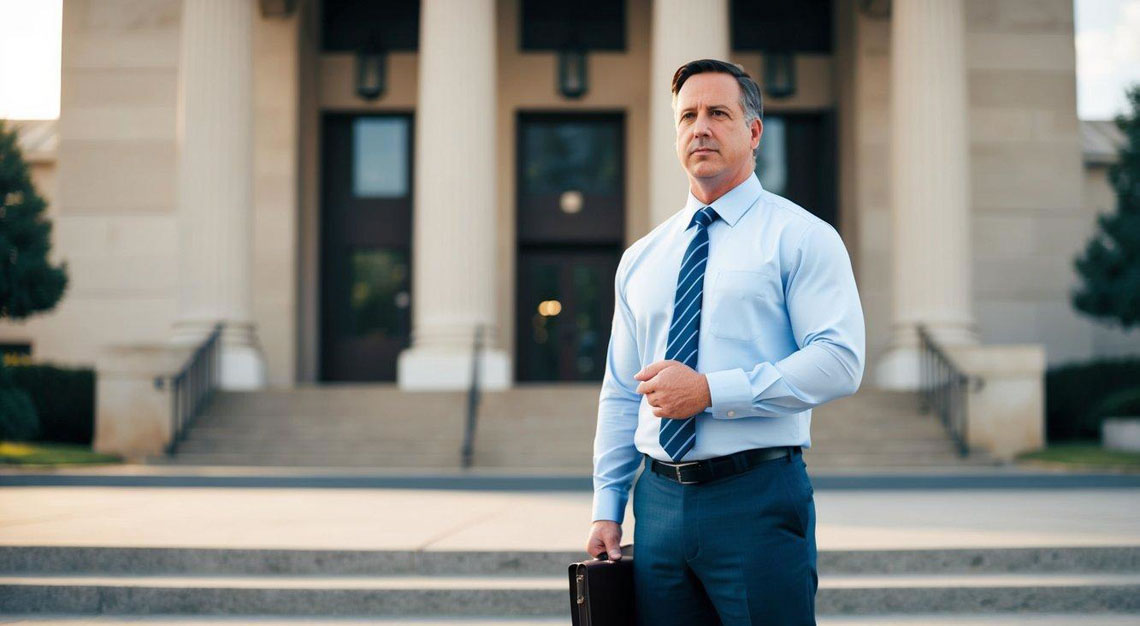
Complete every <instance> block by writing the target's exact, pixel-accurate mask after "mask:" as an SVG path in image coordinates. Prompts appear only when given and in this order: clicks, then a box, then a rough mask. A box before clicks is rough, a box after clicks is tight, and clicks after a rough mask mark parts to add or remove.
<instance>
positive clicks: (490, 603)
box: [0, 574, 1140, 616]
mask: <svg viewBox="0 0 1140 626" xmlns="http://www.w3.org/2000/svg"><path fill="white" fill-rule="evenodd" d="M567 602H568V598H567V582H566V578H565V576H563V575H558V576H543V577H535V576H532V577H487V576H482V577H448V576H327V575H325V576H182V575H168V576H155V575H147V576H129V575H121V576H106V575H88V576H83V575H58V576H46V575H41V576H30V575H24V576H0V611H3V612H7V613H24V612H55V613H89V614H93V613H103V614H151V613H168V614H193V615H216V614H230V615H290V616H302V615H327V616H339V615H362V616H363V615H379V616H399V615H431V616H451V615H455V616H477V615H487V616H489V615H516V616H523V615H532V616H558V615H564V613H565V611H566V610H567ZM978 607H986V609H987V611H990V612H998V613H1006V612H1023V611H1038V612H1082V611H1088V612H1117V613H1123V612H1140V574H972V575H958V576H955V575H897V576H836V575H832V576H822V577H821V578H820V586H819V592H818V594H817V597H816V610H817V612H818V613H821V614H843V615H858V614H880V613H888V614H906V613H927V612H933V613H970V612H974V611H976V610H977V609H978Z"/></svg>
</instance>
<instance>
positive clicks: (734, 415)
mask: <svg viewBox="0 0 1140 626" xmlns="http://www.w3.org/2000/svg"><path fill="white" fill-rule="evenodd" d="M728 416H729V417H736V411H729V412H728Z"/></svg>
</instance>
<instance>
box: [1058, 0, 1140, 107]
mask: <svg viewBox="0 0 1140 626" xmlns="http://www.w3.org/2000/svg"><path fill="white" fill-rule="evenodd" d="M1074 6H1075V9H1076V10H1075V12H1074V15H1073V18H1074V27H1075V29H1076V33H1077V35H1076V37H1077V40H1076V46H1077V116H1078V117H1080V118H1081V119H1083V120H1104V119H1111V118H1112V117H1113V116H1114V115H1116V114H1117V113H1123V112H1125V107H1126V106H1127V101H1126V100H1125V98H1124V89H1125V88H1126V86H1127V85H1130V84H1134V83H1140V0H1076V1H1075V2H1074Z"/></svg>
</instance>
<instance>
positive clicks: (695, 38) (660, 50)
mask: <svg viewBox="0 0 1140 626" xmlns="http://www.w3.org/2000/svg"><path fill="white" fill-rule="evenodd" d="M652 42H653V43H652V52H651V54H652V61H651V69H650V72H652V74H651V76H650V81H649V85H650V92H649V226H650V228H652V227H654V226H656V225H658V224H660V223H661V222H664V221H665V219H666V218H668V217H669V216H670V215H672V214H674V213H676V212H677V211H678V210H680V209H681V207H683V206H684V205H685V195H686V194H687V193H688V191H689V179H688V177H687V176H686V175H685V169H684V168H683V167H681V163H680V161H678V160H677V147H676V146H677V125H676V124H675V123H674V121H673V108H672V100H671V96H670V88H671V86H672V83H673V74H674V73H675V72H676V71H677V68H678V67H681V66H682V65H684V64H685V63H688V62H689V61H695V60H697V59H720V60H722V61H728V60H729V58H728V57H729V35H728V0H700V1H697V2H695V1H694V0H653V35H652ZM754 78H759V77H754Z"/></svg>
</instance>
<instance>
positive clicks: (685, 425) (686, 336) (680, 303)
mask: <svg viewBox="0 0 1140 626" xmlns="http://www.w3.org/2000/svg"><path fill="white" fill-rule="evenodd" d="M718 217H720V216H719V215H717V213H716V210H715V209H713V208H712V207H711V206H707V207H705V208H703V209H701V210H700V211H697V212H696V213H695V214H694V215H693V220H692V222H690V223H689V226H692V225H693V224H694V223H695V224H696V225H697V233H696V234H695V235H693V240H692V242H690V243H689V248H688V249H687V250H685V256H684V257H682V261H681V272H680V273H679V274H678V275H677V297H676V299H675V300H674V304H673V321H672V324H671V325H670V326H669V339H668V341H669V343H668V344H667V345H666V346H665V360H675V361H680V362H681V363H684V364H685V365H688V366H689V367H691V368H693V369H694V370H695V369H697V342H698V341H699V336H700V334H701V294H702V293H704V285H705V265H707V263H708V259H709V233H708V227H709V224H712V223H713V222H714V221H716V219H717V218H718ZM697 415H700V413H698V414H697ZM696 418H697V416H696V415H693V416H690V417H688V418H686V419H669V418H661V432H660V434H659V435H658V441H660V442H661V447H662V448H664V450H665V453H666V454H668V455H669V458H671V459H673V460H674V461H680V460H681V457H683V456H685V454H686V453H687V452H688V451H689V450H692V449H693V446H694V445H696V442H697V424H696Z"/></svg>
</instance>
